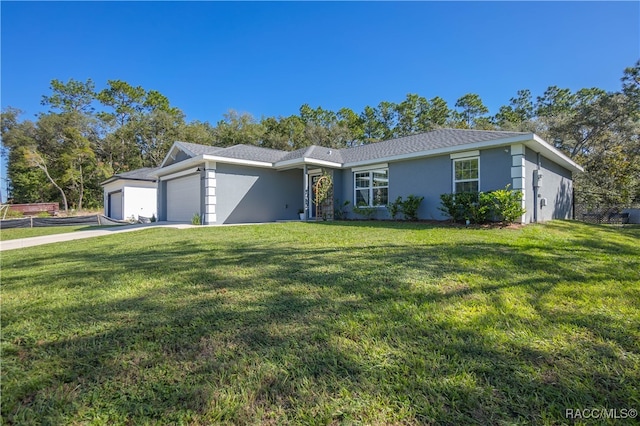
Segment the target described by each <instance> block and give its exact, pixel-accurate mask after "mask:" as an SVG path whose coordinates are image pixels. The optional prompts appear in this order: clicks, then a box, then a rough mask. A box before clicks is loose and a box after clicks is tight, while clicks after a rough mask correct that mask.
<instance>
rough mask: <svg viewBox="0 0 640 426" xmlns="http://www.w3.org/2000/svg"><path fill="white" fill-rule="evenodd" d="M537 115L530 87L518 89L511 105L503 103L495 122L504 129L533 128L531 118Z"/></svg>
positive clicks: (520, 129) (521, 129)
mask: <svg viewBox="0 0 640 426" xmlns="http://www.w3.org/2000/svg"><path fill="white" fill-rule="evenodd" d="M534 117H535V113H534V106H533V101H532V97H531V91H530V90H529V89H524V90H518V93H517V97H515V98H511V99H510V103H509V105H503V106H501V107H500V110H499V111H498V113H497V114H496V116H495V118H494V119H495V122H496V124H497V125H498V127H500V128H501V129H503V130H516V131H526V130H531V128H532V125H531V120H533V118H534Z"/></svg>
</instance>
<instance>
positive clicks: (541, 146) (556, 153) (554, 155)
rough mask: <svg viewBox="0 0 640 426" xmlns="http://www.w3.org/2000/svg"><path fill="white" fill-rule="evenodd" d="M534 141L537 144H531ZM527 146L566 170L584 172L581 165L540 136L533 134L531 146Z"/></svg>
mask: <svg viewBox="0 0 640 426" xmlns="http://www.w3.org/2000/svg"><path fill="white" fill-rule="evenodd" d="M532 141H533V142H535V144H532V143H531V142H532ZM525 145H527V144H525ZM527 146H528V147H529V148H531V149H532V150H533V151H535V152H540V153H541V154H543V155H544V156H545V157H547V158H549V159H550V160H554V161H555V162H556V163H558V164H560V165H561V166H563V167H565V168H566V169H569V170H571V171H572V172H574V173H577V172H584V168H583V167H582V166H581V165H579V164H578V163H576V162H575V161H573V160H572V159H571V158H569V157H568V156H567V155H565V154H564V153H562V152H561V151H560V150H559V149H557V148H556V147H554V146H553V145H551V144H550V143H548V142H546V141H545V140H544V139H542V138H541V137H540V136H538V135H536V134H533V133H532V138H531V140H530V141H529V144H528V145H527Z"/></svg>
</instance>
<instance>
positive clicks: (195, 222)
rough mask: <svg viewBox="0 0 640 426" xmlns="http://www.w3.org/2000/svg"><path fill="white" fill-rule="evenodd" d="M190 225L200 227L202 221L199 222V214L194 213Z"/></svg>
mask: <svg viewBox="0 0 640 426" xmlns="http://www.w3.org/2000/svg"><path fill="white" fill-rule="evenodd" d="M191 224H192V225H201V224H202V221H201V220H200V213H194V214H193V217H192V218H191Z"/></svg>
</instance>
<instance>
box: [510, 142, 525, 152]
mask: <svg viewBox="0 0 640 426" xmlns="http://www.w3.org/2000/svg"><path fill="white" fill-rule="evenodd" d="M511 155H524V145H523V144H521V143H517V144H515V143H514V144H512V145H511Z"/></svg>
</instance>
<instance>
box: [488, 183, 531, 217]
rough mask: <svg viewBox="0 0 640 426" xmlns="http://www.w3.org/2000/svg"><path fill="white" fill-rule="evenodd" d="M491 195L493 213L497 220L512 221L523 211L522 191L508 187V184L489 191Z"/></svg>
mask: <svg viewBox="0 0 640 426" xmlns="http://www.w3.org/2000/svg"><path fill="white" fill-rule="evenodd" d="M491 196H492V201H493V213H494V214H495V216H496V218H497V219H498V220H500V221H502V222H505V223H513V222H515V221H516V220H518V219H519V218H520V217H521V216H522V215H523V214H524V213H525V209H524V208H523V207H522V192H520V191H514V190H511V189H509V185H507V186H506V187H505V188H504V189H498V190H496V191H493V192H491Z"/></svg>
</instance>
